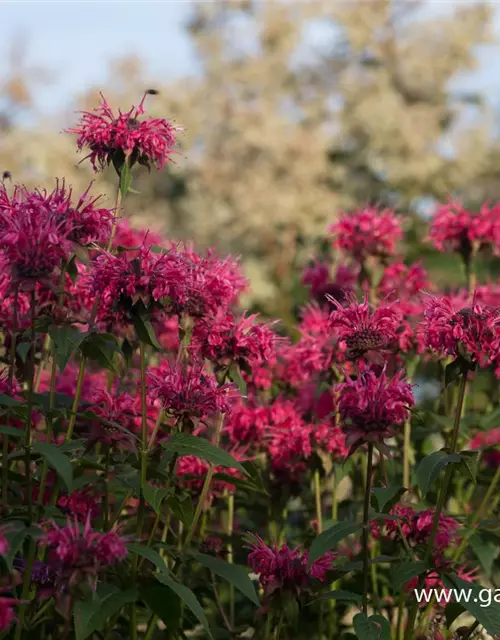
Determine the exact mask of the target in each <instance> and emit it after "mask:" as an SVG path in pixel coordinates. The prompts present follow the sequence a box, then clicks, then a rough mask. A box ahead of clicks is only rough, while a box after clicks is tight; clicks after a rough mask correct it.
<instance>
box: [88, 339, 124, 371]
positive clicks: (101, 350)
mask: <svg viewBox="0 0 500 640" xmlns="http://www.w3.org/2000/svg"><path fill="white" fill-rule="evenodd" d="M80 348H81V352H82V354H83V355H84V356H85V357H86V358H89V360H95V361H96V362H98V363H99V364H100V365H101V366H102V367H103V368H104V369H109V370H110V371H114V372H115V373H118V371H117V368H116V363H115V354H116V353H118V354H121V349H120V347H119V346H118V344H117V342H116V338H115V336H113V335H112V334H111V333H91V334H89V335H87V337H86V338H85V340H83V342H82V344H81V347H80Z"/></svg>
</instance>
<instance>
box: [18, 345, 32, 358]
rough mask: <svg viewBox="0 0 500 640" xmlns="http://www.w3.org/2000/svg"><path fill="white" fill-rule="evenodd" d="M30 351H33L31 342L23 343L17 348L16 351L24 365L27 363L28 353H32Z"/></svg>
mask: <svg viewBox="0 0 500 640" xmlns="http://www.w3.org/2000/svg"><path fill="white" fill-rule="evenodd" d="M30 349H31V343H30V342H21V343H20V344H18V345H17V347H16V351H17V353H18V354H19V357H20V358H21V360H22V361H23V362H24V363H26V358H27V357H28V353H29V352H30Z"/></svg>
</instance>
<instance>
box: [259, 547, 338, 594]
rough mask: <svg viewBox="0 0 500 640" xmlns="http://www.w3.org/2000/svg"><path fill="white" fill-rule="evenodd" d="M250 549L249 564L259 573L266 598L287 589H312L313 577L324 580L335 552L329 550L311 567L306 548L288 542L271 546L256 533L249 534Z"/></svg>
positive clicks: (315, 579)
mask: <svg viewBox="0 0 500 640" xmlns="http://www.w3.org/2000/svg"><path fill="white" fill-rule="evenodd" d="M250 549H251V552H250V553H249V555H248V564H249V566H250V567H251V568H252V570H253V571H255V573H257V574H259V580H260V584H261V585H262V588H263V590H264V595H265V597H266V598H269V597H270V596H272V595H273V594H275V593H282V592H284V591H286V592H290V593H291V594H292V595H293V596H295V597H300V596H301V595H302V594H303V593H307V592H309V591H310V590H311V588H312V587H313V585H314V581H318V582H325V580H326V579H327V574H328V571H330V570H331V569H332V563H333V559H334V555H333V554H332V553H326V554H325V555H323V556H322V557H321V558H319V559H318V560H316V561H315V562H313V563H312V564H311V566H310V567H309V566H308V564H309V554H308V553H307V551H302V550H301V549H299V548H298V547H297V548H295V549H291V548H290V547H289V546H288V545H287V544H284V545H282V546H278V545H277V544H274V545H272V546H271V547H269V546H268V545H266V544H265V542H264V541H263V540H262V538H260V537H259V536H257V535H252V536H250Z"/></svg>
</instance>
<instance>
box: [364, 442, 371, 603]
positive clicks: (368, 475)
mask: <svg viewBox="0 0 500 640" xmlns="http://www.w3.org/2000/svg"><path fill="white" fill-rule="evenodd" d="M372 472H373V443H371V442H369V443H368V464H367V467H366V487H365V502H364V508H363V582H364V587H363V613H364V614H365V615H367V613H368V585H369V581H370V572H369V561H370V551H369V548H368V543H369V535H368V524H369V520H368V517H369V515H368V514H369V510H370V491H371V485H372Z"/></svg>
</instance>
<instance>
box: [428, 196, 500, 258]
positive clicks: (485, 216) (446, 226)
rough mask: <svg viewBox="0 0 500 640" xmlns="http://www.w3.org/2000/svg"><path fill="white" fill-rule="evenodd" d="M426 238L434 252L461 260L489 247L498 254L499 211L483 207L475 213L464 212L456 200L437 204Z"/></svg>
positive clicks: (499, 233) (499, 235)
mask: <svg viewBox="0 0 500 640" xmlns="http://www.w3.org/2000/svg"><path fill="white" fill-rule="evenodd" d="M429 239H430V240H431V241H432V243H433V244H434V246H435V248H436V249H437V250H438V251H449V252H451V251H454V252H457V253H461V254H462V255H463V256H464V257H465V259H468V258H469V257H470V254H471V252H472V250H473V249H474V248H475V249H476V250H478V249H480V248H481V247H483V246H486V245H492V246H493V248H494V250H495V252H496V253H497V252H498V248H499V240H500V208H499V206H498V205H495V206H493V207H491V208H490V207H489V205H488V204H487V203H485V204H483V205H482V207H481V208H480V210H479V211H478V212H475V211H469V210H468V209H465V208H464V207H463V205H462V203H461V202H460V201H459V200H450V201H449V202H448V203H447V204H444V205H439V207H438V208H437V210H436V213H435V214H434V217H433V219H432V222H431V228H430V231H429Z"/></svg>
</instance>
